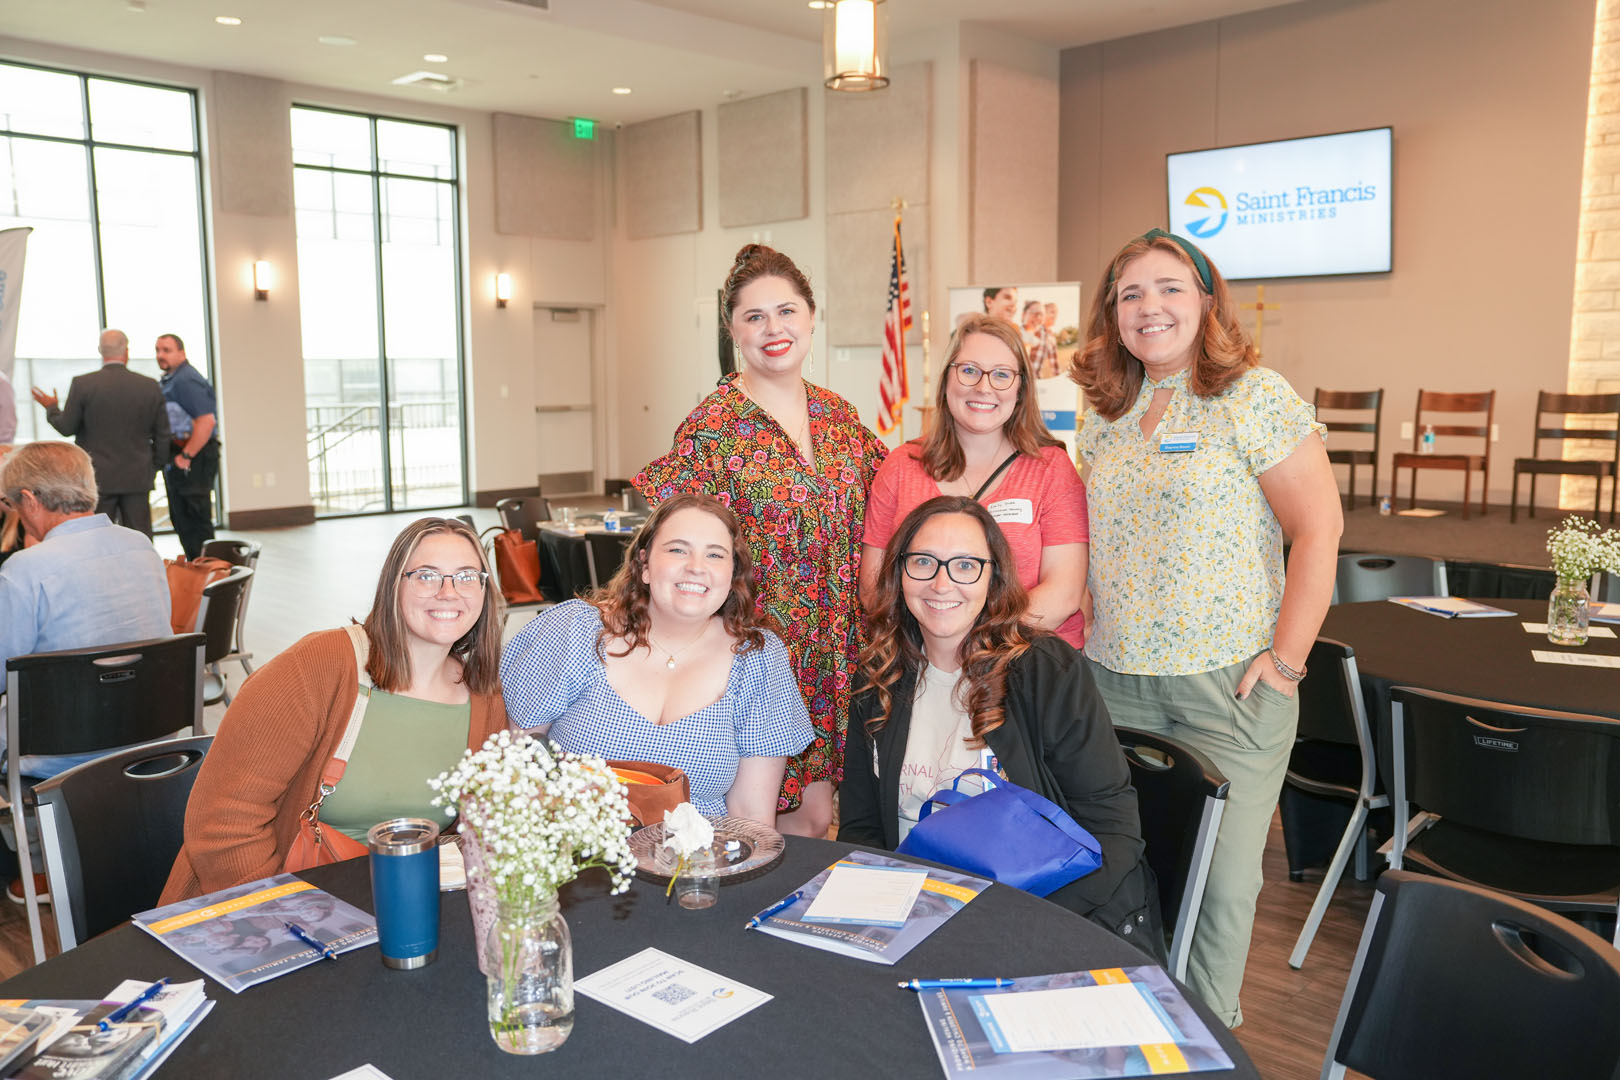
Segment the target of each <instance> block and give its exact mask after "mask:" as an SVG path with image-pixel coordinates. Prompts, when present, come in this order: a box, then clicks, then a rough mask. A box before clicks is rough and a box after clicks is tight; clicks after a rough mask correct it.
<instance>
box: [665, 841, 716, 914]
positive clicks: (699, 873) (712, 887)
mask: <svg viewBox="0 0 1620 1080" xmlns="http://www.w3.org/2000/svg"><path fill="white" fill-rule="evenodd" d="M719 865H720V861H719V858H718V856H717V855H716V853H715V850H714V845H713V844H710V845H709V846H708V847H704V848H699V849H698V850H696V851H694V852H692V854H691V855H690V856H688V857H687V860H686V866H685V868H684V869H682V870H681V871H680V873H678V874H676V875H675V902H676V903H677V904H679V905H681V907H683V908H687V909H688V910H692V911H696V910H698V909H700V908H706V907H713V906H714V905H715V904H716V903H717V902H718V901H719V899H720V879H719V878H718V877H717V876H715V871H716V869H717V868H718V867H719Z"/></svg>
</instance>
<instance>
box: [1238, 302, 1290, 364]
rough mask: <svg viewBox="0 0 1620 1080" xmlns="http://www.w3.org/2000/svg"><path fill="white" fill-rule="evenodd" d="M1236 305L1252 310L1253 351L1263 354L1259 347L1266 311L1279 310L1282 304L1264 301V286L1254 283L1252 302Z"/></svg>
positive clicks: (1264, 327) (1263, 331)
mask: <svg viewBox="0 0 1620 1080" xmlns="http://www.w3.org/2000/svg"><path fill="white" fill-rule="evenodd" d="M1238 307H1240V308H1242V309H1243V310H1244V311H1252V312H1254V352H1255V355H1256V356H1264V355H1265V351H1264V350H1263V349H1262V348H1261V347H1260V339H1261V338H1262V337H1263V336H1264V334H1265V330H1266V312H1268V311H1281V310H1282V305H1281V304H1268V303H1266V287H1265V286H1264V285H1256V286H1255V287H1254V303H1252V304H1239V305H1238Z"/></svg>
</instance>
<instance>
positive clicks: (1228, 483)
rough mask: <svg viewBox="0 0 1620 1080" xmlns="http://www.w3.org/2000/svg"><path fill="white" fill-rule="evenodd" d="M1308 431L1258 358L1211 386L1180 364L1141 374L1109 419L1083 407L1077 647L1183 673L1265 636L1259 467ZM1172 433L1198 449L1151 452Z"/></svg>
mask: <svg viewBox="0 0 1620 1080" xmlns="http://www.w3.org/2000/svg"><path fill="white" fill-rule="evenodd" d="M1161 387H1168V388H1171V389H1173V390H1174V391H1175V393H1174V395H1173V396H1172V397H1171V399H1170V405H1169V408H1168V409H1166V410H1165V414H1164V418H1163V419H1162V420H1161V421H1160V422H1159V427H1158V429H1157V430H1156V431H1154V432H1153V434H1152V436H1150V437H1147V438H1144V437H1143V435H1142V429H1141V426H1140V421H1141V419H1142V414H1143V413H1145V412H1147V409H1148V404H1149V402H1150V401H1151V400H1152V398H1153V391H1154V390H1156V389H1159V388H1161ZM1313 431H1315V432H1317V433H1318V434H1319V435H1321V434H1322V433H1323V432H1324V431H1325V429H1324V428H1323V426H1322V425H1321V424H1318V423H1317V422H1316V421H1315V419H1314V418H1313V416H1312V413H1311V408H1310V406H1309V405H1307V404H1305V402H1304V401H1303V400H1301V398H1300V396H1299V395H1298V394H1296V393H1295V392H1294V389H1293V387H1291V386H1289V385H1288V380H1286V379H1284V378H1283V377H1282V376H1281V375H1279V374H1278V373H1277V372H1275V371H1272V370H1270V369H1268V368H1251V369H1249V370H1248V371H1246V372H1245V373H1244V374H1243V375H1242V376H1241V377H1239V379H1238V380H1237V381H1236V382H1235V383H1233V384H1232V385H1231V386H1230V387H1229V388H1228V389H1227V390H1225V391H1224V392H1222V393H1220V394H1217V395H1216V396H1214V397H1212V398H1199V397H1196V396H1194V395H1193V394H1192V393H1191V392H1189V391H1188V389H1187V372H1186V371H1185V370H1183V371H1178V372H1176V373H1175V374H1173V375H1169V376H1167V377H1166V378H1165V379H1164V380H1163V381H1162V382H1159V383H1155V382H1153V381H1152V380H1150V379H1144V380H1143V382H1142V392H1141V394H1140V395H1139V396H1138V397H1137V399H1136V402H1135V403H1134V404H1133V405H1132V406H1131V407H1130V408H1129V409H1128V410H1126V412H1125V414H1124V415H1123V416H1121V417H1120V418H1119V419H1118V420H1113V421H1108V420H1104V419H1103V418H1102V417H1100V416H1099V415H1097V411H1096V410H1095V409H1087V410H1086V414H1085V423H1084V425H1083V427H1082V428H1081V431H1080V433H1079V450H1080V454H1081V456H1082V457H1083V458H1084V459H1085V460H1086V462H1087V463H1088V464H1089V465H1090V466H1091V475H1090V478H1089V479H1088V480H1087V482H1086V483H1087V495H1088V499H1089V502H1090V508H1091V560H1090V567H1091V568H1090V574H1089V583H1090V586H1091V593H1092V596H1093V597H1094V598H1095V601H1096V621H1095V622H1094V623H1093V624H1092V626H1090V627H1089V628H1088V629H1087V633H1086V650H1085V651H1086V655H1087V656H1089V657H1091V658H1092V659H1093V660H1095V661H1097V662H1098V663H1100V664H1102V665H1103V666H1104V667H1106V668H1108V669H1109V670H1110V671H1117V672H1120V673H1121V674H1126V675H1195V674H1198V673H1200V672H1204V671H1214V670H1216V669H1218V668H1223V667H1227V666H1229V665H1231V664H1235V663H1237V662H1238V661H1240V660H1248V659H1250V658H1251V657H1253V656H1255V655H1256V654H1258V653H1259V652H1260V651H1261V650H1262V649H1264V648H1266V647H1267V646H1269V645H1270V644H1271V636H1272V632H1273V630H1274V629H1275V627H1276V625H1277V614H1278V612H1279V611H1280V610H1281V609H1282V594H1283V559H1282V527H1281V526H1280V525H1279V524H1278V523H1277V516H1276V514H1274V513H1272V511H1271V506H1270V504H1269V503H1267V502H1266V497H1265V494H1264V493H1263V492H1262V491H1261V490H1260V481H1259V477H1260V474H1261V473H1263V472H1265V471H1266V470H1267V469H1270V468H1271V467H1272V466H1273V465H1276V464H1277V463H1278V462H1280V461H1282V460H1283V459H1284V458H1286V457H1287V456H1288V455H1289V454H1291V453H1293V451H1294V449H1295V448H1296V447H1298V446H1299V445H1300V443H1301V442H1302V441H1303V440H1304V439H1305V438H1306V436H1308V435H1309V434H1310V433H1311V432H1313ZM1172 432H1197V434H1198V442H1197V448H1196V449H1195V450H1192V451H1190V452H1185V453H1164V452H1162V451H1161V450H1160V449H1159V441H1160V438H1161V437H1162V436H1164V435H1167V434H1169V433H1172ZM1324 437H1325V436H1324Z"/></svg>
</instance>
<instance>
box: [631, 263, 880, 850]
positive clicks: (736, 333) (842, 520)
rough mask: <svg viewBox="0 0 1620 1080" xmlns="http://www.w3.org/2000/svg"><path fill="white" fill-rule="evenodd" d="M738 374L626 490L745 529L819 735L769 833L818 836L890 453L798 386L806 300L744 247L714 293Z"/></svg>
mask: <svg viewBox="0 0 1620 1080" xmlns="http://www.w3.org/2000/svg"><path fill="white" fill-rule="evenodd" d="M720 303H721V317H722V318H723V319H724V321H725V325H726V328H727V330H728V331H729V332H730V334H731V338H732V340H733V341H734V342H736V344H737V349H738V352H739V354H740V355H741V358H742V361H743V364H742V370H741V371H740V372H739V373H737V374H736V375H729V376H727V377H725V378H723V379H722V380H721V381H720V385H719V387H718V388H716V389H715V391H714V392H713V393H712V394H710V395H709V396H708V397H707V398H705V399H704V400H703V401H702V402H701V403H700V404H699V405H698V407H697V408H696V409H694V410H693V411H692V413H691V415H690V416H688V417H687V418H686V419H685V420H684V421H682V422H681V425H680V427H678V428H677V429H676V430H675V444H674V447H673V448H672V449H671V450H670V452H669V453H667V454H665V455H664V456H663V457H661V458H658V459H657V460H656V461H653V462H652V463H650V464H649V465H648V466H647V467H646V468H645V469H644V470H642V472H641V474H640V475H638V476H637V477H636V478H635V480H634V484H635V486H636V488H637V489H638V490H639V491H641V492H642V494H644V495H645V496H646V497H647V499H648V501H650V502H654V503H656V502H658V501H660V500H662V499H667V498H669V497H670V496H672V495H675V494H677V493H679V492H683V491H702V492H707V493H710V494H712V495H714V496H716V497H717V498H718V499H719V500H720V501H721V502H723V503H725V504H726V505H727V506H729V507H730V508H731V511H732V513H734V514H736V515H737V517H738V518H739V519H740V520H741V521H742V525H743V532H744V533H745V535H746V536H747V537H748V542H749V546H750V547H751V549H752V553H753V558H754V566H755V574H756V577H757V579H758V603H759V609H760V611H761V613H762V614H763V615H766V616H769V618H770V619H771V620H772V621H774V623H775V624H776V625H775V629H776V630H777V632H778V633H779V634H780V635H781V637H782V640H783V642H784V643H785V644H786V645H787V648H788V653H789V655H790V656H791V658H792V661H793V669H794V673H795V675H796V676H797V678H798V682H799V690H800V692H801V693H802V694H803V695H804V701H805V705H806V706H807V707H808V709H809V711H810V721H811V723H812V724H813V725H814V727H815V737H814V738H813V739H812V740H811V742H810V745H809V746H808V747H806V748H805V750H804V752H803V753H801V754H799V755H797V756H796V757H793V758H790V759H789V760H788V764H787V772H786V775H785V776H784V777H783V780H782V790H781V793H780V795H779V797H778V800H777V818H776V823H777V828H778V829H780V830H781V831H782V832H785V833H796V834H799V835H804V836H823V835H825V834H826V832H827V829H828V827H829V826H830V825H831V824H832V792H833V784H834V783H836V782H838V781H840V780H842V779H843V766H844V732H845V730H846V728H847V727H848V725H849V699H850V684H851V682H852V680H853V678H854V673H855V669H856V666H857V664H858V663H859V659H860V652H861V645H862V639H863V633H864V630H863V626H862V622H861V614H860V605H859V602H858V599H857V595H856V594H857V588H856V582H857V579H858V576H859V573H860V550H861V528H862V522H863V520H864V518H865V514H866V494H867V491H868V490H869V489H870V487H871V485H872V477H873V474H875V473H876V472H877V467H878V466H879V465H880V464H882V462H883V457H884V455H885V454H886V453H887V451H886V449H885V448H884V446H883V444H882V442H880V441H879V440H878V437H877V436H876V435H874V434H873V433H872V432H871V431H870V430H868V429H867V428H866V427H865V426H864V425H862V424H861V422H860V418H859V417H858V416H857V415H856V412H855V408H854V406H852V405H850V403H849V402H847V401H845V400H844V399H843V398H841V397H839V396H838V395H837V394H834V393H832V392H831V391H829V390H824V389H822V388H821V387H819V386H813V385H811V384H810V383H808V382H806V381H805V380H804V378H803V377H802V376H801V375H800V371H801V369H802V367H803V365H804V361H805V360H806V359H807V358H808V357H809V355H810V344H811V334H812V331H813V329H814V324H815V311H816V303H815V297H814V295H813V294H812V293H811V291H810V283H809V281H807V280H806V279H805V276H804V274H803V273H801V272H800V270H799V268H798V267H797V266H795V265H794V264H793V260H792V259H789V258H788V257H787V256H786V255H783V254H782V253H781V252H778V251H774V250H772V249H771V248H768V247H764V246H762V245H759V244H747V245H744V247H743V248H742V250H741V251H739V252H738V253H737V258H736V261H735V262H734V263H733V264H732V267H731V271H730V273H729V274H728V275H727V277H726V282H725V285H724V286H723V288H722V289H721V298H720Z"/></svg>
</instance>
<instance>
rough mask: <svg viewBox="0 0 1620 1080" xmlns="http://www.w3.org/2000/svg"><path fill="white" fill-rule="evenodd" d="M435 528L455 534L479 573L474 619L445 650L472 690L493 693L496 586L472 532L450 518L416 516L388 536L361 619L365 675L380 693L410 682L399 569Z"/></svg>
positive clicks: (496, 683) (496, 680)
mask: <svg viewBox="0 0 1620 1080" xmlns="http://www.w3.org/2000/svg"><path fill="white" fill-rule="evenodd" d="M435 533H449V534H451V535H453V536H459V537H461V538H462V539H463V540H465V541H467V543H468V544H469V545H471V546H472V549H473V551H475V552H476V553H477V560H478V562H477V566H478V569H479V570H481V571H483V573H484V601H483V604H482V606H481V607H480V608H479V610H478V621H477V622H475V623H473V625H472V629H470V630H468V631H467V632H466V633H465V634H463V635H461V637H460V638H458V639H457V640H456V642H455V644H453V645H451V646H450V655H451V656H454V657H455V658H456V659H457V660H460V661H461V681H462V683H463V684H464V685H465V686H466V687H467V689H469V690H471V691H472V692H473V693H475V694H489V693H493V692H494V691H495V690H497V689H499V688H500V684H501V672H500V665H501V623H502V618H501V605H502V601H501V591H500V590H499V589H498V588H496V587H495V582H494V581H493V580H492V579H491V575H490V573H489V560H488V559H487V558H485V556H484V548H483V545H482V544H480V543H479V542H478V534H477V533H475V532H473V531H472V529H471V528H470V527H468V525H467V523H466V522H464V521H458V520H456V519H455V518H441V517H425V518H420V519H418V520H416V521H413V522H411V523H410V524H409V525H407V526H405V528H404V529H402V530H400V534H399V535H398V536H396V537H395V538H394V543H393V546H392V547H390V548H389V549H388V555H387V556H386V557H385V558H384V559H383V566H382V573H381V574H380V575H379V576H378V578H377V591H376V594H375V596H374V597H373V599H372V602H371V611H370V613H369V614H367V615H366V619H365V622H364V623H362V624H361V625H362V626H364V627H365V631H366V637H368V638H370V639H371V652H370V654H369V655H368V656H367V658H366V674H368V675H370V676H371V681H372V682H373V683H375V684H376V686H377V689H379V690H382V691H383V692H385V693H389V694H398V693H402V692H403V691H405V690H408V689H409V688H410V685H411V650H410V631H409V629H407V628H406V626H405V614H404V612H403V610H402V609H401V608H400V605H399V595H400V590H401V589H402V588H404V587H405V585H404V576H405V571H406V570H407V569H409V568H410V566H411V560H412V559H413V558H414V557H415V555H416V549H417V547H418V546H420V545H421V543H422V541H423V540H424V539H425V538H426V537H429V536H432V535H434V534H435Z"/></svg>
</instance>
